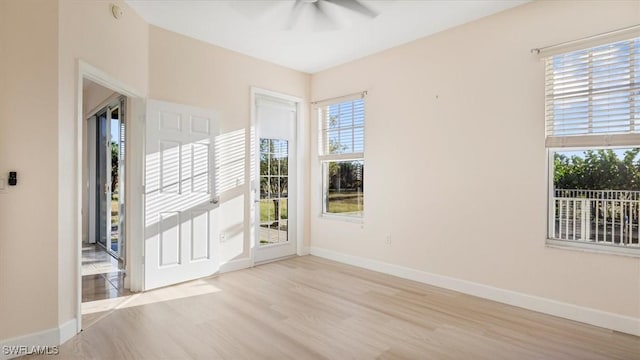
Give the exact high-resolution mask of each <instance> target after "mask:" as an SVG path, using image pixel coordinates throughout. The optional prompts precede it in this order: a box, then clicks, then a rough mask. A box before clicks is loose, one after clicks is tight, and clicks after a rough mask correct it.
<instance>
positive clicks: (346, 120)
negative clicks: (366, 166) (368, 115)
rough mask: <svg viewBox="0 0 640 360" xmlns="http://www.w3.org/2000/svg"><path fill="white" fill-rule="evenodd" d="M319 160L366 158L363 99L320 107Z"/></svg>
mask: <svg viewBox="0 0 640 360" xmlns="http://www.w3.org/2000/svg"><path fill="white" fill-rule="evenodd" d="M318 115H319V118H320V160H322V161H332V160H354V159H359V158H363V157H364V121H365V116H364V99H362V98H360V99H355V100H349V101H344V102H339V103H334V104H328V105H325V106H322V107H320V108H319V113H318Z"/></svg>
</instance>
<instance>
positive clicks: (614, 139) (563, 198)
mask: <svg viewBox="0 0 640 360" xmlns="http://www.w3.org/2000/svg"><path fill="white" fill-rule="evenodd" d="M546 147H547V149H548V151H549V154H550V157H549V159H550V161H549V163H550V172H549V174H550V175H549V176H550V177H551V178H550V179H549V183H550V195H549V198H550V201H549V231H548V238H549V242H550V243H552V244H556V245H577V246H580V247H589V248H594V249H601V250H602V249H608V250H610V251H613V252H622V253H633V254H640V243H639V241H638V237H639V236H638V225H639V220H640V156H639V154H640V38H638V39H632V40H626V41H620V42H615V43H610V44H605V45H599V46H595V47H592V48H588V49H583V50H578V51H572V52H568V53H564V54H559V55H555V56H552V57H548V58H546Z"/></svg>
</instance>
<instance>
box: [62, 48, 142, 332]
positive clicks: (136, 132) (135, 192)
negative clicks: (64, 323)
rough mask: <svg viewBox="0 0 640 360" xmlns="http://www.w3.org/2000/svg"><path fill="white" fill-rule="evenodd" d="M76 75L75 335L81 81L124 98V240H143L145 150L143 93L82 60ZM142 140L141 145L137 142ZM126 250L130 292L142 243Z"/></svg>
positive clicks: (138, 285) (137, 284) (136, 285)
mask: <svg viewBox="0 0 640 360" xmlns="http://www.w3.org/2000/svg"><path fill="white" fill-rule="evenodd" d="M77 68H78V73H77V74H78V75H77V78H76V144H75V145H76V191H75V197H76V199H75V200H76V217H75V239H76V254H75V260H76V266H77V267H76V279H77V281H76V303H75V307H76V332H80V330H82V243H81V240H82V218H83V214H82V211H81V210H82V208H83V203H82V194H83V191H84V183H83V181H82V157H83V152H82V143H83V140H84V131H83V127H84V126H85V114H84V112H83V108H82V105H83V80H84V79H87V80H91V81H93V82H95V83H97V84H99V85H101V86H104V87H105V88H108V89H110V90H113V91H115V92H117V93H119V94H121V95H124V96H126V97H127V102H126V112H127V115H128V116H126V121H127V126H128V127H127V133H126V134H125V136H126V142H127V146H128V148H127V152H126V154H125V156H126V158H125V169H126V170H125V171H126V173H127V177H126V179H125V186H126V187H127V193H126V200H125V204H126V205H125V206H126V207H127V211H125V221H126V223H127V227H126V237H127V238H128V239H143V238H144V237H143V236H142V231H143V228H142V226H143V224H144V223H143V221H142V219H143V218H144V217H143V207H142V205H143V196H142V194H143V192H142V184H144V176H143V172H142V169H143V167H142V157H143V154H144V152H143V150H144V136H145V132H144V121H145V120H144V112H145V105H144V104H145V103H144V96H145V95H144V93H143V92H141V91H139V90H138V89H135V88H134V87H132V86H129V85H127V84H125V83H123V82H121V81H120V80H118V79H116V78H115V77H114V76H111V75H110V74H108V73H106V72H104V71H102V70H100V69H98V68H96V67H94V66H92V65H90V64H89V63H87V62H85V61H84V60H81V59H79V60H78V62H77ZM140 139H142V141H140ZM128 245H129V246H127V247H126V248H125V251H126V254H125V257H126V258H128V260H129V261H127V275H128V278H129V280H130V288H131V290H132V291H140V290H142V289H143V283H142V282H143V281H144V273H143V271H144V269H143V266H142V259H143V257H142V256H143V255H142V245H143V244H142V241H132V242H131V243H130V244H128Z"/></svg>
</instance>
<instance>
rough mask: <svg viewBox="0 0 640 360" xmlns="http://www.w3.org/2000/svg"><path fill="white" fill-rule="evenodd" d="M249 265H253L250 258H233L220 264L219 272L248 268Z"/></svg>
mask: <svg viewBox="0 0 640 360" xmlns="http://www.w3.org/2000/svg"><path fill="white" fill-rule="evenodd" d="M251 266H253V262H252V261H251V258H242V259H235V260H231V261H227V262H226V263H224V264H220V271H219V273H220V274H222V273H226V272H229V271H237V270H242V269H246V268H250V267H251Z"/></svg>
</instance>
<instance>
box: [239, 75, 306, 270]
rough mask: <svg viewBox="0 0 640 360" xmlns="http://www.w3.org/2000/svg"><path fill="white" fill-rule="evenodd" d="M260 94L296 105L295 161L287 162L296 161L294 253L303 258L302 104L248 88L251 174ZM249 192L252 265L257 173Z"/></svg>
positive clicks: (255, 159)
mask: <svg viewBox="0 0 640 360" xmlns="http://www.w3.org/2000/svg"><path fill="white" fill-rule="evenodd" d="M259 95H266V96H271V97H275V98H279V99H283V100H287V101H291V102H295V103H296V131H295V137H296V158H295V159H290V160H289V161H292V160H293V161H295V164H296V173H295V176H296V197H295V202H296V209H297V212H296V216H295V234H294V236H295V240H296V254H297V255H304V254H305V251H304V243H305V241H304V240H305V239H304V237H303V234H304V231H303V229H304V219H305V213H306V212H305V208H304V195H303V194H305V191H306V188H305V182H304V180H305V179H306V177H305V176H304V168H305V162H304V161H303V160H304V158H305V156H304V155H305V154H306V152H305V144H306V142H305V141H304V140H305V138H304V134H305V124H304V121H303V119H304V114H303V111H304V108H305V107H304V106H303V104H304V102H303V99H301V98H299V97H296V96H291V95H287V94H282V93H279V92H276V91H271V90H266V89H262V88H259V87H255V86H252V87H251V124H250V126H251V142H250V150H249V151H250V154H251V156H249V162H250V164H249V169H254V171H256V172H257V171H259V170H258V169H256V163H257V160H258V154H257V148H258V141H259V139H258V134H257V130H256V120H257V114H256V105H255V104H256V97H257V96H259ZM250 178H251V181H250V189H249V193H250V195H249V196H248V202H249V203H248V204H247V206H248V208H249V209H250V210H249V212H250V217H249V219H250V229H251V230H250V232H249V234H250V235H249V238H250V247H251V249H250V254H251V265H252V266H253V265H255V263H256V261H255V254H256V247H257V246H258V244H256V239H257V238H258V234H257V233H256V229H257V226H256V221H259V219H256V216H255V213H256V210H255V207H256V205H255V204H256V203H255V200H256V192H257V191H258V186H259V184H257V183H256V173H252V174H250Z"/></svg>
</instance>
